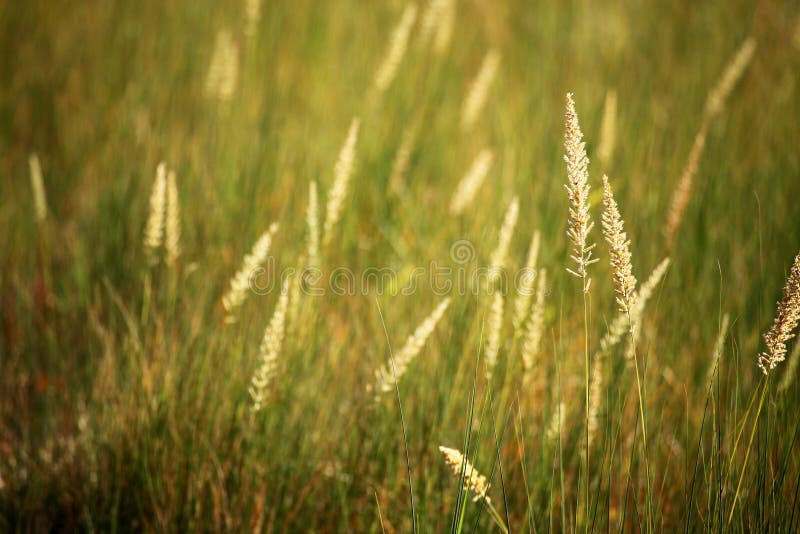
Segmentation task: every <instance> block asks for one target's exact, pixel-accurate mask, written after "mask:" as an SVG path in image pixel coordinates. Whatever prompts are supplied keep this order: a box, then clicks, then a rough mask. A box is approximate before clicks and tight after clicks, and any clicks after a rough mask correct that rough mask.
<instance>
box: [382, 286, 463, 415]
mask: <svg viewBox="0 0 800 534" xmlns="http://www.w3.org/2000/svg"><path fill="white" fill-rule="evenodd" d="M449 305H450V298H449V297H448V298H446V299H444V300H443V301H442V302H440V303H439V305H438V306H436V308H435V309H434V310H433V312H431V314H430V315H429V316H428V317H426V318H425V320H424V321H422V323H421V324H420V325H419V326H418V327H417V329H416V330H414V333H413V334H411V335H410V336H409V337H408V340H407V341H406V344H405V345H403V348H401V349H400V350H399V351H398V352H397V354H395V355H394V358H393V360H390V361H388V362H386V364H385V365H384V366H383V367H381V368H380V369H378V370H377V371H375V386H372V385H371V384H370V386H369V388H368V389H372V391H374V393H375V399H376V400H378V399H379V398H380V395H382V394H384V393H389V392H391V391H393V390H394V385H395V380H397V381H398V382H399V381H400V378H401V377H402V376H403V375H404V374H405V372H406V370H407V369H408V366H409V364H410V363H411V362H412V360H414V358H416V357H417V355H418V354H419V353H420V351H421V350H422V347H424V346H425V342H426V341H427V340H428V338H429V337H430V335H431V334H432V333H433V330H434V328H436V324H437V323H438V322H439V320H440V319H441V318H442V316H443V315H444V312H445V311H446V310H447V307H448V306H449Z"/></svg>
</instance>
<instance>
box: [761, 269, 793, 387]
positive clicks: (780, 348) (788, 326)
mask: <svg viewBox="0 0 800 534" xmlns="http://www.w3.org/2000/svg"><path fill="white" fill-rule="evenodd" d="M798 320H800V253H798V254H797V256H795V258H794V264H793V265H792V269H791V271H790V272H789V278H788V279H787V280H786V286H785V287H784V288H783V300H781V301H780V302H779V303H778V308H777V310H776V312H775V321H774V322H773V323H772V327H771V328H770V329H769V331H767V333H766V334H764V342H765V343H766V345H767V350H766V351H764V352H762V353H761V354H759V356H758V366H759V367H760V368H761V371H762V372H763V373H764V374H765V375H768V374H769V372H770V371H771V370H772V369H774V368H775V366H776V365H778V364H779V363H780V362H782V361H783V360H784V359H786V342H787V341H789V340H790V339H792V338H793V337H794V336H795V334H794V329H795V328H796V327H797V322H798Z"/></svg>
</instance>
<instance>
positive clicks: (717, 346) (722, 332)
mask: <svg viewBox="0 0 800 534" xmlns="http://www.w3.org/2000/svg"><path fill="white" fill-rule="evenodd" d="M729 323H730V316H729V315H728V314H727V313H726V314H725V315H723V316H722V324H721V325H720V327H719V334H718V335H717V341H716V343H714V352H712V356H711V367H709V368H708V376H707V377H706V382H711V380H713V379H714V373H716V371H717V368H718V367H719V360H720V358H721V357H722V350H723V349H724V348H725V337H726V336H727V335H728V324H729Z"/></svg>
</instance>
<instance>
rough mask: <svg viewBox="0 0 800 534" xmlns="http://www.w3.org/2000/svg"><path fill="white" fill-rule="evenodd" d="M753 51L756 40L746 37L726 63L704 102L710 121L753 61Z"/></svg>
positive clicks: (720, 109) (723, 105)
mask: <svg viewBox="0 0 800 534" xmlns="http://www.w3.org/2000/svg"><path fill="white" fill-rule="evenodd" d="M755 51H756V40H755V39H753V38H752V37H748V38H747V39H745V41H744V42H743V43H742V44H741V46H740V47H739V49H738V50H737V51H736V55H735V56H733V59H732V60H731V62H730V63H728V66H727V67H726V68H725V72H724V73H723V74H722V77H721V78H720V80H719V82H717V85H716V86H715V87H714V89H713V90H712V91H711V92H710V93H709V95H708V100H707V101H706V117H708V118H709V119H710V118H713V117H715V116H717V115H719V113H720V112H721V111H722V108H723V107H725V101H726V100H727V99H728V96H729V95H730V94H731V91H733V86H734V85H736V82H737V81H739V78H741V77H742V74H743V73H744V70H745V69H746V68H747V66H748V65H749V64H750V61H751V60H752V59H753V54H754V53H755Z"/></svg>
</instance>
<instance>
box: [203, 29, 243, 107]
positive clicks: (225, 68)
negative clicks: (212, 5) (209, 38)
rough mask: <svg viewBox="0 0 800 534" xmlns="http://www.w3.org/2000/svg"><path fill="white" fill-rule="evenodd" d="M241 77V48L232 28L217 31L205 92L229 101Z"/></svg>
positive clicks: (207, 94)
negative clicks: (235, 39) (231, 30)
mask: <svg viewBox="0 0 800 534" xmlns="http://www.w3.org/2000/svg"><path fill="white" fill-rule="evenodd" d="M238 79H239V49H238V48H237V47H236V42H235V41H234V40H233V34H232V33H231V32H230V30H227V29H223V30H220V31H219V33H217V41H216V44H215V46H214V52H213V53H212V55H211V64H210V66H209V68H208V75H207V76H206V83H205V87H204V90H205V94H206V96H207V97H210V98H216V99H218V100H220V101H229V100H230V99H231V98H233V94H234V93H235V92H236V85H237V83H238Z"/></svg>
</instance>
